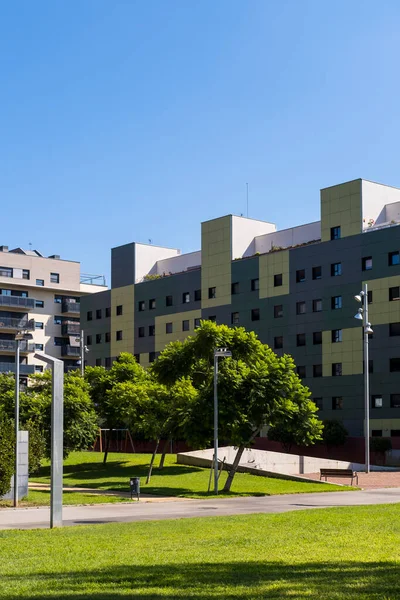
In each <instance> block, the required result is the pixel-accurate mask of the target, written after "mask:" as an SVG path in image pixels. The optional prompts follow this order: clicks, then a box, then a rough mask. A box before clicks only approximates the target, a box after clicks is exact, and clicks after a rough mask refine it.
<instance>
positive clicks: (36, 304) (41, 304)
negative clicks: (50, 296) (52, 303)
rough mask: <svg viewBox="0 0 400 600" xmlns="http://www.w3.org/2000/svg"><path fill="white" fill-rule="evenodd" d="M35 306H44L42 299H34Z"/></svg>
mask: <svg viewBox="0 0 400 600" xmlns="http://www.w3.org/2000/svg"><path fill="white" fill-rule="evenodd" d="M35 307H36V308H44V300H35Z"/></svg>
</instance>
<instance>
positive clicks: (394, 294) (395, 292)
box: [389, 286, 400, 302]
mask: <svg viewBox="0 0 400 600" xmlns="http://www.w3.org/2000/svg"><path fill="white" fill-rule="evenodd" d="M394 300H400V287H399V286H396V287H391V288H389V301H390V302H393V301H394Z"/></svg>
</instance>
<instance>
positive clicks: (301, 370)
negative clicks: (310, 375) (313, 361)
mask: <svg viewBox="0 0 400 600" xmlns="http://www.w3.org/2000/svg"><path fill="white" fill-rule="evenodd" d="M297 375H298V376H299V377H300V379H304V377H306V368H305V367H304V366H301V367H297Z"/></svg>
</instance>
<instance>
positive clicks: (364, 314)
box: [354, 283, 374, 473]
mask: <svg viewBox="0 0 400 600" xmlns="http://www.w3.org/2000/svg"><path fill="white" fill-rule="evenodd" d="M354 299H355V300H357V302H361V303H362V305H363V307H362V308H359V309H358V311H357V314H356V315H355V316H354V318H355V319H358V320H359V321H362V324H363V344H364V411H365V420H364V439H365V472H366V473H369V471H370V457H369V337H368V336H369V335H370V334H371V333H374V332H373V330H372V328H371V323H370V322H369V321H368V285H367V284H366V283H365V284H364V286H363V289H362V291H361V292H360V293H359V294H357V295H356V296H354Z"/></svg>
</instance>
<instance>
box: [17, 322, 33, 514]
mask: <svg viewBox="0 0 400 600" xmlns="http://www.w3.org/2000/svg"><path fill="white" fill-rule="evenodd" d="M29 340H33V335H32V334H31V333H28V332H26V331H24V330H22V331H17V333H16V334H15V406H14V430H15V456H14V499H13V500H14V501H13V505H14V507H15V508H16V507H17V506H18V477H19V464H18V461H19V439H18V438H19V351H20V342H21V341H26V342H28V341H29Z"/></svg>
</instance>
